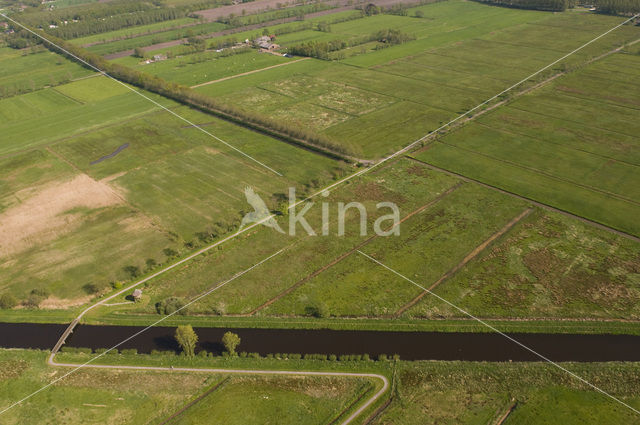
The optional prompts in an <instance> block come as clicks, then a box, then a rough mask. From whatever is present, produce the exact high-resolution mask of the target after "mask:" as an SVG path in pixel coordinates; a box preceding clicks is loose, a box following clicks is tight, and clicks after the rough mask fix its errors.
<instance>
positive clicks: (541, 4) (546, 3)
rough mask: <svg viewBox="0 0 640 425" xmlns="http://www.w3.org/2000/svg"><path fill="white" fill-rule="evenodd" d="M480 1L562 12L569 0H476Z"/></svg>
mask: <svg viewBox="0 0 640 425" xmlns="http://www.w3.org/2000/svg"><path fill="white" fill-rule="evenodd" d="M476 1H478V2H480V3H487V4H493V5H497V6H505V7H513V8H517V9H532V10H544V11H550V12H562V11H564V10H567V8H568V7H569V6H570V4H569V2H570V0H476Z"/></svg>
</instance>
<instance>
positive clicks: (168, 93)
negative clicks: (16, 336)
mask: <svg viewBox="0 0 640 425" xmlns="http://www.w3.org/2000/svg"><path fill="white" fill-rule="evenodd" d="M34 31H38V30H34ZM15 35H16V36H17V37H23V38H26V39H30V40H32V41H34V42H41V40H40V39H39V38H36V37H35V36H33V35H32V34H29V33H27V32H26V31H17V32H16V34H15ZM47 38H48V39H49V40H50V42H51V43H53V44H56V45H58V46H60V47H61V48H63V49H65V50H66V51H67V52H69V53H71V54H72V55H74V56H76V57H78V58H80V59H82V60H84V61H86V62H87V63H88V64H90V65H91V66H94V67H96V68H98V69H100V70H101V71H104V72H106V73H107V74H109V75H111V76H112V77H114V78H116V79H118V80H121V81H123V82H126V83H129V84H131V85H134V86H136V87H140V88H142V89H144V90H148V91H151V92H153V93H157V94H159V95H162V96H165V97H167V98H169V99H172V100H175V101H177V102H180V103H182V104H185V105H188V106H191V107H194V108H196V109H199V110H201V111H203V112H207V113H210V114H213V115H216V116H218V117H219V118H223V119H225V120H227V121H230V122H233V123H235V124H238V125H241V126H243V127H245V128H249V129H252V130H255V131H258V132H260V133H263V134H266V135H268V136H271V137H275V138H277V139H280V140H283V141H285V142H288V143H292V144H296V145H300V146H304V147H306V148H309V149H312V150H315V151H318V152H321V153H324V154H325V155H328V156H331V157H334V158H336V159H343V160H353V152H351V151H350V150H349V149H347V147H345V146H344V145H342V144H340V143H339V142H336V141H334V140H332V139H329V138H328V137H326V136H324V135H321V134H318V133H315V132H313V131H310V130H307V129H305V128H301V127H299V126H295V125H291V124H288V123H286V122H283V121H280V120H277V119H274V118H271V117H268V116H265V115H262V114H259V113H256V112H253V111H247V110H245V109H241V108H237V107H235V106H233V105H228V104H224V103H220V102H219V101H217V100H216V99H213V98H211V97H209V96H207V95H204V94H202V93H198V92H196V91H194V90H191V89H190V88H189V87H188V86H184V85H182V84H178V83H174V82H169V81H166V80H163V79H162V78H160V77H158V76H155V75H151V74H147V73H145V72H142V71H139V70H136V69H132V68H129V67H127V66H124V65H121V64H117V63H112V62H109V61H107V60H106V59H104V58H103V57H102V56H99V55H97V54H94V53H91V52H89V51H87V50H85V49H83V48H82V47H79V46H76V45H73V44H71V43H69V42H67V41H65V40H63V39H61V38H58V37H55V36H50V35H49V36H47ZM51 43H44V44H45V46H46V47H47V48H49V49H50V50H52V51H54V52H56V53H60V54H63V55H65V56H68V57H69V59H71V60H76V59H74V58H73V56H69V55H67V54H65V53H64V52H61V51H59V50H58V49H57V48H56V47H55V46H54V45H53V44H51ZM83 65H84V64H83Z"/></svg>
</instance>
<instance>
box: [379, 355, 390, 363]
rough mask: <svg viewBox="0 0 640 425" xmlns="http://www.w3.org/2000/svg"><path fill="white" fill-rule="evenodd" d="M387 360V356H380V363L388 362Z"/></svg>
mask: <svg viewBox="0 0 640 425" xmlns="http://www.w3.org/2000/svg"><path fill="white" fill-rule="evenodd" d="M387 360H388V358H387V355H386V354H378V361H380V362H386V361H387Z"/></svg>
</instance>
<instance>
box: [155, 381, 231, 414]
mask: <svg viewBox="0 0 640 425" xmlns="http://www.w3.org/2000/svg"><path fill="white" fill-rule="evenodd" d="M230 379H231V378H230V377H228V376H227V377H226V378H225V379H223V380H222V381H220V382H218V383H217V384H215V385H214V386H213V387H211V388H209V389H208V390H206V391H205V392H204V393H202V394H200V395H199V396H198V397H196V398H195V399H194V400H191V401H190V402H188V403H187V404H185V405H184V406H182V407H181V408H180V409H179V410H178V411H177V412H175V413H174V414H172V415H171V416H169V417H168V418H167V419H165V420H164V421H162V422H160V424H159V425H165V424H168V423H169V422H171V421H172V420H174V419H175V418H177V417H178V416H180V415H182V414H183V413H184V412H186V411H187V410H188V409H190V408H191V407H193V405H195V404H197V403H199V402H200V401H202V399H203V398H205V397H207V396H208V395H209V394H211V393H214V392H216V391H218V390H219V389H220V388H221V387H222V386H223V385H224V384H226V383H227V382H229V380H230Z"/></svg>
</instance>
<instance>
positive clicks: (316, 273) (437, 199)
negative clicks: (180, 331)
mask: <svg viewBox="0 0 640 425" xmlns="http://www.w3.org/2000/svg"><path fill="white" fill-rule="evenodd" d="M462 184H463V182H458V183H457V184H455V185H453V186H451V187H450V188H448V189H447V190H446V191H444V192H442V193H441V194H440V195H438V196H436V197H435V198H433V199H432V200H431V201H429V202H427V203H426V204H424V205H422V206H421V207H420V208H418V209H416V210H414V211H412V212H410V213H409V214H407V215H406V216H404V217H403V218H402V219H401V220H400V221H399V222H397V223H395V224H394V225H393V226H390V227H389V228H387V229H386V230H385V232H388V231H390V230H393V229H394V228H395V227H397V226H399V225H400V224H402V223H404V222H405V221H407V220H408V219H410V218H411V217H413V216H414V215H416V214H419V213H421V212H422V211H424V210H426V209H428V208H430V207H432V206H433V205H435V204H437V203H438V202H440V201H441V200H442V199H443V198H446V197H447V195H449V194H450V193H451V192H453V191H455V190H456V189H457V188H458V187H460V186H461V185H462ZM377 238H378V235H377V234H375V235H371V236H370V237H368V238H367V239H365V240H364V241H362V242H360V243H359V244H358V245H356V246H355V247H353V248H352V249H349V250H348V251H346V252H345V253H343V254H341V255H339V256H338V257H336V258H334V259H333V260H331V261H330V262H329V263H327V264H325V265H324V266H322V267H320V268H319V269H317V270H316V271H314V272H312V273H310V274H308V275H307V276H305V277H303V278H302V279H300V280H298V281H297V282H296V283H295V284H293V285H292V286H290V287H289V288H287V289H285V290H284V291H282V292H280V293H279V294H278V295H276V296H275V297H273V298H271V299H270V300H268V301H266V302H264V303H263V304H261V305H259V306H258V307H256V308H254V309H253V310H251V311H250V312H249V313H243V314H238V315H236V317H249V316H253V315H255V314H256V313H257V312H259V311H261V310H264V309H265V308H267V307H269V306H270V305H271V304H273V303H275V302H276V301H279V300H281V299H282V298H283V297H285V296H287V295H289V294H290V293H292V292H293V291H295V290H296V289H298V288H299V287H301V286H302V285H304V284H305V283H307V282H308V281H310V280H311V279H313V278H315V277H318V276H319V275H320V274H322V273H324V272H325V271H327V270H329V269H330V268H331V267H333V266H335V265H336V264H338V263H340V262H342V260H344V259H346V258H347V257H349V256H351V254H353V253H354V252H356V251H357V250H358V249H360V248H362V247H364V246H366V245H368V244H369V243H371V242H373V240H375V239H377Z"/></svg>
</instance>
